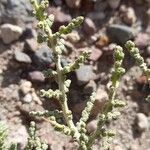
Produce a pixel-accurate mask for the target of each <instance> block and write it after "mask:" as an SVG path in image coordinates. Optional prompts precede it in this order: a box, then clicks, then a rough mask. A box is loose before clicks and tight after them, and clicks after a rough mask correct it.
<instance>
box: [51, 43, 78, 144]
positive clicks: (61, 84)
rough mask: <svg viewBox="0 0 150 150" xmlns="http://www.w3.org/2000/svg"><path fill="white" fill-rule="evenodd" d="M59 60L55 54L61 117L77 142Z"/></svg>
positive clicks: (75, 129)
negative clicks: (60, 95)
mask: <svg viewBox="0 0 150 150" xmlns="http://www.w3.org/2000/svg"><path fill="white" fill-rule="evenodd" d="M52 48H53V52H54V53H55V45H54V44H53V47H52ZM60 58H61V56H60V55H59V54H56V58H55V63H56V69H57V76H58V86H59V90H60V92H61V93H62V97H61V101H60V102H61V106H62V111H63V115H64V118H65V121H66V123H67V125H68V127H69V128H70V130H71V131H72V132H73V136H74V137H75V139H76V140H77V141H78V142H79V137H80V134H79V132H78V130H77V128H76V127H75V125H74V123H73V118H72V113H71V111H70V110H69V108H68V104H67V96H66V93H65V76H64V74H63V68H62V66H61V59H60Z"/></svg>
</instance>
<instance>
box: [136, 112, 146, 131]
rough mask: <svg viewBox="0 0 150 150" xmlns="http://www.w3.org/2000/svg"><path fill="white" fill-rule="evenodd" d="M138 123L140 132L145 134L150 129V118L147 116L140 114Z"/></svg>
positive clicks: (137, 119) (137, 116)
mask: <svg viewBox="0 0 150 150" xmlns="http://www.w3.org/2000/svg"><path fill="white" fill-rule="evenodd" d="M136 121H137V122H136V123H137V127H138V130H139V131H141V132H143V131H145V130H147V129H148V128H149V122H148V118H147V117H146V115H145V114H143V113H138V114H137V115H136Z"/></svg>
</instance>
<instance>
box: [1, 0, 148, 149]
mask: <svg viewBox="0 0 150 150" xmlns="http://www.w3.org/2000/svg"><path fill="white" fill-rule="evenodd" d="M31 10H32V9H31V6H30V3H29V2H28V0H15V1H14V0H1V1H0V104H1V105H0V111H1V113H0V120H1V121H3V122H4V123H5V124H6V125H7V126H8V128H9V137H8V138H9V140H8V141H9V142H17V143H18V149H19V150H21V149H23V147H24V145H25V143H26V141H27V136H28V133H27V129H28V125H29V122H30V121H31V120H35V121H36V122H37V129H38V135H39V136H40V137H41V138H42V139H46V140H47V142H48V144H49V147H50V148H49V149H52V150H63V149H65V150H73V149H76V148H75V145H74V144H72V142H71V140H70V139H69V138H67V137H65V136H63V135H61V134H59V133H57V132H55V131H54V130H53V128H52V127H51V125H50V124H49V123H47V122H45V121H43V120H41V119H37V118H32V117H31V116H29V112H30V111H31V110H44V109H47V110H53V109H55V108H58V107H59V105H58V104H57V103H56V102H55V101H54V102H53V101H49V100H47V99H43V98H41V97H40V90H41V89H49V88H56V85H55V83H54V81H53V79H45V78H44V76H43V74H42V71H43V70H44V69H47V68H55V65H54V63H53V58H52V55H51V51H50V50H49V49H48V48H47V47H46V45H44V44H43V45H39V44H38V43H37V42H36V37H37V30H36V21H35V19H33V17H32V16H31ZM47 12H48V13H53V14H54V15H55V23H54V26H53V30H54V31H56V30H57V29H58V27H59V26H60V25H63V24H67V23H68V22H69V21H70V20H71V19H72V18H74V17H76V16H79V15H83V16H84V17H85V21H84V23H83V26H82V27H80V28H79V29H78V30H75V31H74V32H72V33H71V34H69V35H67V36H64V39H65V41H66V43H65V46H66V51H64V54H63V59H62V64H63V65H64V66H65V65H66V64H67V63H68V62H71V61H74V60H75V58H77V57H78V55H79V53H80V52H81V51H83V50H84V49H90V50H91V56H90V58H89V60H88V61H87V62H86V64H85V65H83V66H82V67H81V68H80V69H79V70H77V71H76V72H75V73H72V74H70V75H69V76H68V78H71V79H72V84H71V88H70V93H69V95H68V97H69V107H70V109H71V110H72V111H73V113H74V121H75V122H76V121H77V120H78V119H79V117H80V114H81V111H82V109H83V108H84V106H85V104H86V98H87V97H88V96H89V95H90V94H91V92H92V90H96V91H97V95H96V103H95V106H94V109H93V111H92V114H91V117H90V120H89V123H88V124H87V129H88V132H89V133H90V132H91V131H93V130H94V129H95V126H96V114H97V113H98V111H99V109H100V108H101V107H102V105H103V103H104V101H105V100H106V99H107V96H108V95H107V91H108V84H109V82H108V81H109V77H110V72H111V68H112V63H113V60H112V53H113V48H114V46H115V45H116V44H120V45H122V46H123V44H124V43H125V42H126V41H127V40H129V39H131V40H133V41H134V42H135V43H136V45H137V46H138V47H139V48H140V53H141V55H142V56H143V57H144V59H145V61H146V63H147V65H148V66H149V67H150V1H149V0H132V1H131V0H50V6H49V8H48V9H47ZM125 53H126V57H125V60H124V67H125V68H126V73H125V74H124V76H123V77H122V79H121V83H120V87H119V89H118V92H117V94H118V97H119V98H120V99H123V100H125V101H126V102H127V106H126V107H125V109H123V110H122V116H121V117H120V119H119V120H117V121H115V122H113V123H111V124H110V125H109V128H112V129H114V130H116V131H117V133H118V134H117V136H116V137H115V139H114V141H113V144H112V146H111V150H150V104H148V103H147V102H146V101H145V98H146V96H147V95H148V94H149V93H150V89H149V87H148V83H147V80H146V78H145V76H143V75H142V72H141V70H140V69H139V67H137V66H135V63H134V60H133V59H132V58H131V57H130V56H129V54H128V53H127V52H126V50H125ZM98 145H99V144H98V142H97V144H96V145H94V147H93V150H96V149H98Z"/></svg>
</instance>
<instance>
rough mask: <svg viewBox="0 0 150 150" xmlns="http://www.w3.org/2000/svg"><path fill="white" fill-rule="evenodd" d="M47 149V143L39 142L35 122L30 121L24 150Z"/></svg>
mask: <svg viewBox="0 0 150 150" xmlns="http://www.w3.org/2000/svg"><path fill="white" fill-rule="evenodd" d="M34 149H37V150H47V149H48V145H47V144H45V143H43V142H41V140H40V139H39V138H38V137H37V136H36V126H35V122H33V121H32V122H31V123H30V128H29V138H28V143H27V145H26V148H25V150H34Z"/></svg>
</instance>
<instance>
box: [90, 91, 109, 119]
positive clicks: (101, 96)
mask: <svg viewBox="0 0 150 150" xmlns="http://www.w3.org/2000/svg"><path fill="white" fill-rule="evenodd" d="M107 99H108V95H107V92H106V91H105V90H104V89H103V88H98V90H97V92H96V101H95V103H94V106H93V109H92V113H91V114H92V116H97V114H98V112H100V111H101V109H102V107H103V106H104V103H105V102H106V100H107Z"/></svg>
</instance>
